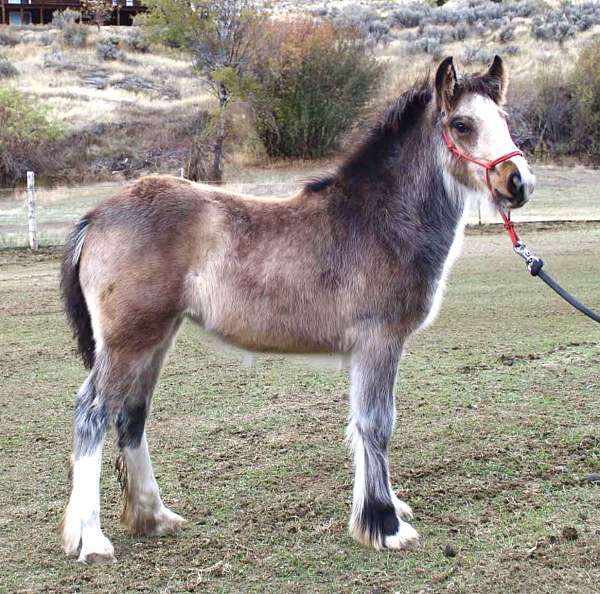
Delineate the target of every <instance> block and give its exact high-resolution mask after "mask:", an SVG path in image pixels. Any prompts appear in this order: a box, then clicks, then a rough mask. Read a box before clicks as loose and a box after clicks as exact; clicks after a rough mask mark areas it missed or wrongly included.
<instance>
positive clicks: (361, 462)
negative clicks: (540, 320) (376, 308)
mask: <svg viewBox="0 0 600 594" xmlns="http://www.w3.org/2000/svg"><path fill="white" fill-rule="evenodd" d="M401 352H402V345H401V343H400V342H397V341H390V340H374V339H371V341H370V342H369V344H367V345H361V346H360V347H358V348H357V349H356V350H355V351H354V352H353V354H352V387H351V393H350V404H351V414H350V423H349V425H348V440H349V442H350V444H351V446H352V449H353V450H354V465H355V478H354V498H353V503H352V515H351V518H350V534H351V535H352V536H353V537H354V538H355V539H356V540H358V541H359V542H361V543H362V544H365V545H368V546H373V547H375V548H376V549H382V548H390V549H407V548H412V547H414V546H416V545H417V544H418V542H419V535H418V534H417V532H416V531H415V530H414V529H413V527H412V526H411V525H410V524H409V523H408V522H406V521H405V520H407V519H410V518H411V517H412V512H411V510H410V507H409V506H408V505H406V504H405V503H404V502H402V501H400V500H399V499H398V498H397V497H396V495H395V494H394V492H393V491H392V488H391V485H390V479H389V469H388V445H389V442H390V439H391V437H392V432H393V430H394V423H395V418H396V410H395V405H394V381H395V377H396V369H397V367H398V361H399V359H400V354H401Z"/></svg>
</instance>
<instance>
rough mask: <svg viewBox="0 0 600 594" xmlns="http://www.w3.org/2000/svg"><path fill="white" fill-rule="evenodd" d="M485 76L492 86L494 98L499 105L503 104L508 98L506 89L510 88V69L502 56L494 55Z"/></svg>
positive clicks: (491, 92) (491, 91) (491, 90)
mask: <svg viewBox="0 0 600 594" xmlns="http://www.w3.org/2000/svg"><path fill="white" fill-rule="evenodd" d="M484 78H485V80H486V82H487V83H488V85H489V86H490V94H491V96H492V99H493V100H494V101H495V102H496V103H497V104H498V105H502V104H503V103H504V101H505V100H506V91H507V90H508V70H507V69H506V66H505V65H504V62H503V61H502V58H501V57H500V56H495V57H494V61H493V62H492V64H491V66H490V67H489V68H488V71H487V72H486V73H485V76H484Z"/></svg>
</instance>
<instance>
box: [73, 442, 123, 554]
mask: <svg viewBox="0 0 600 594" xmlns="http://www.w3.org/2000/svg"><path fill="white" fill-rule="evenodd" d="M103 445H104V440H102V441H101V442H100V443H99V444H98V446H97V447H96V449H95V450H94V451H93V452H92V453H91V454H89V455H86V456H80V457H79V458H78V459H77V460H74V462H73V469H72V472H73V490H72V491H71V497H70V499H69V504H68V505H67V510H66V512H65V516H64V519H63V527H62V539H63V547H64V549H65V552H66V553H67V554H69V555H76V554H77V551H78V550H79V545H80V544H81V551H80V552H79V561H114V550H113V546H112V544H111V543H110V541H109V540H108V538H106V537H105V536H104V534H102V530H101V528H100V469H101V464H102V446H103Z"/></svg>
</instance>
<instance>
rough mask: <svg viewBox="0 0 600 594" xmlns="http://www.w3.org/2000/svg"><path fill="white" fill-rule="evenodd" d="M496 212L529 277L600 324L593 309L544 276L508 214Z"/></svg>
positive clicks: (500, 210)
mask: <svg viewBox="0 0 600 594" xmlns="http://www.w3.org/2000/svg"><path fill="white" fill-rule="evenodd" d="M498 212H499V213H500V216H501V217H502V220H503V221H504V228H505V229H506V232H507V233H508V236H509V237H510V240H511V242H512V244H513V250H514V252H515V254H517V255H518V256H520V257H521V258H523V260H525V265H526V266H527V270H529V273H530V274H531V276H537V277H539V278H541V279H542V280H543V281H544V282H545V283H546V284H547V285H548V286H549V287H550V288H551V289H552V290H553V291H554V292H555V293H557V294H558V295H560V297H562V298H563V299H564V300H565V301H566V302H567V303H570V304H571V305H572V306H573V307H574V308H575V309H577V310H579V311H580V312H581V313H582V314H584V315H586V316H587V317H588V318H590V319H591V320H594V322H598V323H600V315H599V314H597V313H596V312H595V311H594V310H593V309H590V308H589V307H587V306H585V305H584V304H583V303H581V301H579V300H578V299H577V298H576V297H574V296H573V295H571V293H569V292H568V291H566V290H565V289H563V288H562V287H561V286H560V285H559V284H558V283H557V282H556V281H555V280H554V279H553V278H552V277H551V276H550V275H549V274H546V272H545V271H544V270H542V268H543V266H544V261H543V260H542V259H541V258H539V257H538V256H536V255H535V254H534V253H533V252H532V251H531V250H530V249H529V248H528V247H527V244H526V243H525V242H524V241H522V240H521V239H520V238H519V235H518V234H517V230H516V229H515V226H514V224H513V222H512V221H511V220H510V213H508V212H504V211H503V210H502V209H501V208H500V207H498Z"/></svg>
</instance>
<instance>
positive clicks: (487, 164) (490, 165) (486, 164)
mask: <svg viewBox="0 0 600 594" xmlns="http://www.w3.org/2000/svg"><path fill="white" fill-rule="evenodd" d="M442 137H443V139H444V142H445V143H446V146H447V147H448V149H449V150H450V152H451V153H452V154H453V155H454V156H455V157H456V158H457V159H463V160H464V161H471V163H475V164H476V165H479V166H480V167H483V168H484V169H485V184H486V186H487V187H488V190H489V191H490V194H491V195H492V197H493V196H494V190H493V188H492V183H491V181H490V171H492V170H493V169H495V168H496V165H500V163H503V162H504V161H508V160H509V159H512V158H513V157H522V156H523V153H522V152H521V151H520V150H518V149H517V150H515V151H512V152H511V153H507V154H506V155H502V156H501V157H498V158H497V159H494V160H493V161H487V160H486V159H478V158H477V157H472V156H471V155H469V154H467V153H464V152H463V151H461V150H460V149H459V148H458V147H457V146H456V144H455V143H454V141H453V140H452V138H450V134H448V130H446V128H444V129H443V130H442ZM498 212H499V213H500V216H501V217H502V220H503V221H504V228H505V229H506V231H507V232H508V235H509V236H510V240H511V241H512V244H513V247H516V246H517V245H518V244H519V241H520V240H519V236H518V235H517V231H516V229H515V227H514V225H513V224H512V222H511V220H510V213H509V212H504V211H503V210H502V209H501V208H498Z"/></svg>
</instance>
